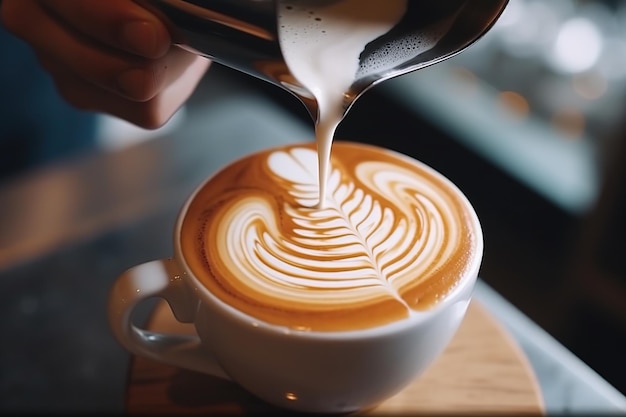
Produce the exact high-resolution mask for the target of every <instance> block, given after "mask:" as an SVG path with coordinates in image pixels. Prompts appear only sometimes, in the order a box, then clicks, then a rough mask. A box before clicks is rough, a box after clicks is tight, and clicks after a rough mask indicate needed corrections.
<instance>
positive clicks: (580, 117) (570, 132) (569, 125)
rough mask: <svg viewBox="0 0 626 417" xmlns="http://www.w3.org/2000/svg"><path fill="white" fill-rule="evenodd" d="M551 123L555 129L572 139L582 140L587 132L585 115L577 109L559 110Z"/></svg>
mask: <svg viewBox="0 0 626 417" xmlns="http://www.w3.org/2000/svg"><path fill="white" fill-rule="evenodd" d="M551 122H552V126H553V127H554V128H555V129H557V130H558V131H560V132H562V133H564V134H566V135H567V136H569V137H571V138H580V137H582V135H583V133H584V131H585V124H586V122H585V115H584V114H583V113H582V112H581V111H580V110H577V109H572V108H563V109H559V110H557V111H556V112H555V113H554V114H553V115H552V120H551Z"/></svg>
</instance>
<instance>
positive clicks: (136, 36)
mask: <svg viewBox="0 0 626 417" xmlns="http://www.w3.org/2000/svg"><path fill="white" fill-rule="evenodd" d="M157 36H158V35H157V30H156V28H155V26H154V24H152V23H150V22H146V21H139V20H138V21H134V22H130V23H126V24H125V25H124V27H123V28H122V40H123V42H124V43H125V44H126V47H127V48H128V49H129V50H131V51H132V52H134V53H136V54H139V55H141V56H144V57H146V58H152V57H154V56H155V55H157V54H158V52H159V51H158V50H159V44H158V38H157Z"/></svg>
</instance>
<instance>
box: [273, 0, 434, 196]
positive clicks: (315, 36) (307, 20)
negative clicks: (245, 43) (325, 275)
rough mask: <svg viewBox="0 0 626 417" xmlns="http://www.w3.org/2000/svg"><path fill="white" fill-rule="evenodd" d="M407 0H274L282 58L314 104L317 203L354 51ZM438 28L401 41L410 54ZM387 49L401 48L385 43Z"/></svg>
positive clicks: (352, 72)
mask: <svg viewBox="0 0 626 417" xmlns="http://www.w3.org/2000/svg"><path fill="white" fill-rule="evenodd" d="M407 1H408V0H385V1H380V0H332V1H324V0H322V1H311V0H280V1H279V15H278V24H279V32H278V33H279V37H280V46H281V50H282V53H283V56H284V58H285V62H286V63H287V65H288V67H289V69H290V71H291V73H292V74H293V75H294V77H295V78H296V79H297V80H298V82H299V83H300V84H301V85H302V86H303V87H305V88H306V89H307V90H308V92H309V93H310V94H311V95H312V96H313V97H312V98H314V99H315V101H316V103H317V107H318V108H317V110H318V114H317V120H316V121H315V140H316V144H317V153H318V171H319V172H318V176H319V178H318V182H319V202H318V205H317V208H323V207H324V200H325V195H326V183H327V177H328V172H329V168H330V154H331V148H332V142H333V138H334V135H335V131H336V129H337V127H338V125H339V123H340V122H341V120H342V119H343V117H344V116H345V114H346V97H345V95H346V94H347V92H348V91H349V89H350V86H351V85H352V83H353V82H354V81H355V79H356V75H357V72H358V71H359V69H360V65H361V64H362V63H361V62H360V55H361V53H362V52H363V51H364V49H365V47H366V45H367V44H368V43H370V42H371V41H373V40H375V39H377V38H378V37H380V36H382V35H384V34H385V33H387V32H389V31H390V30H391V29H393V27H394V26H396V25H397V24H398V22H399V21H400V20H401V19H402V17H403V16H404V14H405V12H406V9H407ZM442 34H443V33H442V32H438V31H433V32H432V33H428V32H427V33H423V34H421V36H420V37H419V39H417V40H418V42H414V43H411V45H407V46H406V47H407V48H409V49H411V51H410V53H411V54H412V55H414V56H415V55H418V54H420V53H422V52H424V51H427V50H429V49H431V48H432V47H433V46H435V45H436V43H437V42H438V41H439V39H440V37H441V36H442ZM388 53H389V54H390V55H393V54H397V53H405V52H403V51H396V50H393V49H391V48H390V49H389V50H388ZM382 58H383V61H384V57H382ZM375 64H377V65H380V63H379V62H376V63H375ZM365 70H367V67H366V68H365Z"/></svg>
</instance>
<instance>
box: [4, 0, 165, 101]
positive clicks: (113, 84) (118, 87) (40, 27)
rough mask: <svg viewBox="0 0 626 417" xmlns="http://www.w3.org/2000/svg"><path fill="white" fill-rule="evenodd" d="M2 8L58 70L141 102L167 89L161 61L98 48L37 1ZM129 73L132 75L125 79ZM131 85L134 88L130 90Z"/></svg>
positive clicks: (19, 0)
mask: <svg viewBox="0 0 626 417" xmlns="http://www.w3.org/2000/svg"><path fill="white" fill-rule="evenodd" d="M81 1H83V0H81ZM81 1H77V2H76V3H80V2H81ZM22 2H23V3H22ZM27 5H30V6H31V7H27ZM2 7H3V9H5V8H6V9H5V10H3V12H4V17H5V20H6V21H8V22H9V23H10V27H11V28H12V29H14V30H15V32H16V33H17V34H18V36H21V37H22V38H23V39H24V40H26V41H27V42H28V43H29V44H30V45H31V46H32V47H33V48H34V49H35V51H36V52H37V55H39V56H45V57H46V61H47V62H55V63H56V65H57V67H58V68H63V67H64V69H65V70H66V71H69V72H72V73H73V74H74V75H75V76H77V77H80V78H82V79H83V80H85V81H88V82H90V83H93V84H96V85H97V86H99V87H102V88H105V89H108V90H109V91H113V92H116V93H118V94H122V95H126V96H127V97H128V98H130V99H134V100H138V101H146V100H149V99H150V98H151V97H153V96H154V95H155V94H157V93H158V92H159V91H160V89H161V88H162V86H163V84H162V83H163V81H164V78H163V74H162V73H161V72H160V71H162V70H163V69H164V68H165V67H164V66H163V65H162V64H163V63H162V62H161V63H160V62H159V61H158V60H157V61H151V60H147V59H143V58H139V57H134V56H130V55H126V54H123V53H116V52H115V51H113V50H112V49H110V48H107V49H102V48H98V47H97V46H96V45H94V44H92V43H91V42H90V41H89V40H88V39H86V38H85V37H82V36H76V34H75V33H73V32H71V31H70V29H69V28H68V27H66V26H64V25H61V24H59V22H58V21H57V20H54V19H50V18H49V16H48V15H47V12H46V11H45V10H44V9H43V8H41V7H39V3H38V2H36V1H32V0H10V1H8V2H5V3H4V4H3V6H2ZM24 13H28V16H29V18H27V19H26V18H24V16H23V15H24ZM41 34H45V36H42V35H41ZM160 64H161V65H160ZM129 72H132V74H131V75H125V74H127V73H129ZM129 78H130V79H131V80H130V81H129V80H128V79H129ZM124 80H125V81H124ZM131 82H132V85H133V88H128V87H129V85H130V84H131Z"/></svg>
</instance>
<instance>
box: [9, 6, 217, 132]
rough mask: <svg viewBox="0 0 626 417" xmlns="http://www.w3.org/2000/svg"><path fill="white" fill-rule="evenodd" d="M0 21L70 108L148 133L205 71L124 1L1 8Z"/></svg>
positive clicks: (150, 17)
mask: <svg viewBox="0 0 626 417" xmlns="http://www.w3.org/2000/svg"><path fill="white" fill-rule="evenodd" d="M0 13H1V18H2V23H3V24H4V26H5V27H6V29H7V30H8V31H9V32H11V33H13V34H14V35H15V36H17V37H19V38H21V39H22V40H24V41H26V42H27V43H28V44H29V45H30V46H31V47H32V48H33V50H34V51H35V53H36V55H37V57H38V59H39V61H40V63H41V65H42V66H43V68H45V69H46V70H47V71H48V72H49V73H50V74H51V76H52V78H53V79H54V82H55V84H56V86H57V89H58V90H59V92H60V94H61V95H62V96H63V97H64V98H65V99H66V100H67V101H68V102H69V103H70V104H72V105H74V106H76V107H78V108H80V109H85V110H92V111H98V112H104V113H109V114H111V115H114V116H117V117H120V118H122V119H125V120H127V121H129V122H131V123H134V124H136V125H138V126H141V127H144V128H148V129H153V128H157V127H159V126H161V125H163V124H164V123H165V122H166V121H167V120H168V119H169V118H170V117H171V116H172V115H173V114H174V113H175V112H176V110H177V109H178V108H179V107H180V106H182V105H183V104H184V102H185V101H186V100H187V99H188V98H189V96H190V95H191V94H192V93H193V91H194V90H195V88H196V85H197V83H198V82H199V81H200V79H201V78H202V76H203V75H204V73H205V72H206V70H207V68H208V66H209V63H210V61H209V60H207V59H206V58H202V57H199V56H197V55H194V54H192V53H190V52H187V51H184V50H182V49H181V48H176V47H172V45H171V39H170V34H169V32H168V30H167V28H166V26H165V25H164V24H163V22H161V21H160V20H159V19H158V18H157V17H156V16H155V15H153V14H152V13H150V12H149V11H148V10H146V9H145V8H143V7H141V6H140V5H139V4H137V3H135V2H134V1H132V0H106V1H103V0H4V1H3V2H2V6H1V9H0ZM5 59H6V58H5Z"/></svg>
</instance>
